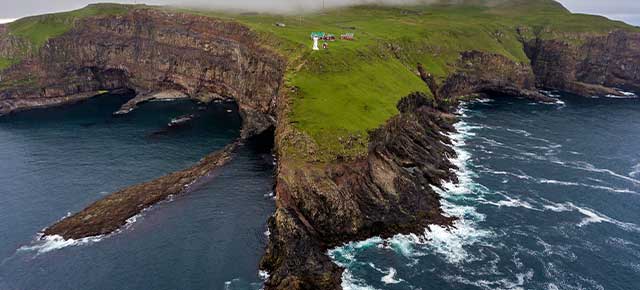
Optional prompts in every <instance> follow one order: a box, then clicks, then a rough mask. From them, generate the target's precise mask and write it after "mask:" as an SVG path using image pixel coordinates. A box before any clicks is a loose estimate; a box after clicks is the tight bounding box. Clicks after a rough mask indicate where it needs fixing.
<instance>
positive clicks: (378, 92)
mask: <svg viewBox="0 0 640 290" xmlns="http://www.w3.org/2000/svg"><path fill="white" fill-rule="evenodd" d="M476 2H477V1H476ZM506 3H507V4H503V5H499V6H493V7H489V6H485V5H476V4H470V5H453V6H452V5H431V6H405V7H380V6H360V7H353V8H343V9H334V10H328V11H324V12H318V13H312V14H306V15H298V16H296V15H290V16H282V15H268V14H256V15H229V14H222V13H209V14H207V13H206V12H204V14H205V15H211V16H215V17H220V18H225V17H226V18H228V19H231V20H235V21H239V22H242V23H245V24H246V25H248V26H250V27H252V28H253V29H254V30H256V31H258V32H260V33H263V34H267V35H269V36H270V38H271V39H274V38H275V39H278V41H277V42H275V43H277V45H276V46H275V47H276V48H279V49H280V50H281V52H282V53H283V54H285V55H288V56H290V57H291V58H298V59H303V62H305V63H306V65H305V66H304V67H303V68H302V69H301V70H300V71H291V72H290V75H289V76H288V77H287V80H288V82H287V85H288V86H291V87H295V88H297V90H296V93H295V94H292V96H290V97H291V98H292V102H293V104H292V111H291V116H290V117H289V119H290V121H291V122H292V123H293V125H294V126H295V127H296V128H297V129H298V130H299V131H301V132H304V133H305V134H307V135H309V136H310V137H312V139H313V140H314V141H315V143H316V144H315V145H317V147H318V149H319V150H314V154H313V155H314V156H312V159H317V160H325V161H330V160H333V159H335V157H336V156H344V157H354V156H358V155H360V154H362V153H364V152H365V151H366V147H365V145H363V144H366V141H367V133H366V132H367V131H368V130H371V129H375V128H377V127H379V126H380V125H382V124H383V123H384V122H385V121H386V120H387V119H388V118H389V117H391V116H392V115H394V114H396V113H397V111H396V109H395V104H396V102H397V101H398V99H400V98H401V97H403V96H405V95H406V94H407V93H408V92H410V91H418V90H420V91H425V90H427V88H426V86H425V85H424V84H422V83H421V82H420V80H419V79H418V78H417V76H416V75H415V72H414V70H415V66H416V64H417V63H418V62H420V63H423V64H425V66H426V68H427V69H428V70H429V71H430V72H431V73H433V74H434V75H436V77H437V78H439V79H440V80H442V79H444V78H445V77H446V76H447V75H448V74H450V73H451V72H452V71H453V69H454V68H453V64H454V63H455V62H456V61H457V59H458V56H459V53H460V52H462V51H466V50H481V51H486V52H493V53H499V54H502V55H505V56H507V57H508V58H510V59H512V60H514V61H519V62H528V59H527V57H526V55H525V53H524V51H523V48H522V43H520V41H519V40H518V35H517V34H516V30H517V28H518V27H521V26H524V27H530V28H532V29H531V30H534V29H535V28H544V31H545V34H544V35H543V37H547V38H557V37H561V38H567V37H571V36H573V35H574V34H575V33H578V34H579V33H583V32H588V33H592V34H594V33H595V34H598V33H607V32H609V31H611V30H613V29H631V28H630V26H628V25H626V24H624V23H621V22H614V21H610V20H608V19H606V18H604V17H599V16H591V15H578V14H571V13H569V12H568V11H567V10H566V9H565V8H564V7H562V5H560V4H558V3H557V2H555V1H550V0H534V1H519V0H513V1H506ZM200 13H203V12H200ZM276 22H282V23H285V24H286V25H287V27H285V28H280V27H277V26H275V25H274V23H276ZM352 27H355V30H353V29H351V28H352ZM531 30H530V31H529V33H532V32H531ZM311 31H325V32H331V33H334V34H340V33H344V32H355V33H356V39H357V40H356V41H354V42H348V41H339V42H335V43H330V44H329V45H330V48H329V50H328V51H319V52H311V51H310V46H311V41H310V39H309V33H310V32H311ZM528 36H529V37H532V36H533V35H532V34H530V35H528ZM576 37H579V36H576ZM575 41H578V39H576V40H575ZM301 49H302V51H300V50H301ZM354 138H355V139H356V141H355V142H347V140H352V139H354ZM290 147H291V148H292V150H298V148H300V147H299V146H290ZM303 147H304V146H303ZM295 153H297V154H295V156H304V155H305V154H304V153H302V154H300V152H295Z"/></svg>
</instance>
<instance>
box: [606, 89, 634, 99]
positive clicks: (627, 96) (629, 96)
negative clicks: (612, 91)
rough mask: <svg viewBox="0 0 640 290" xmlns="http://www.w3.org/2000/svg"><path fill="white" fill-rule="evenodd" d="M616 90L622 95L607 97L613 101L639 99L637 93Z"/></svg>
mask: <svg viewBox="0 0 640 290" xmlns="http://www.w3.org/2000/svg"><path fill="white" fill-rule="evenodd" d="M616 90H617V91H618V93H620V95H606V96H605V97H607V98H613V99H635V98H637V97H638V96H637V95H636V94H635V93H632V92H625V91H623V90H620V89H616Z"/></svg>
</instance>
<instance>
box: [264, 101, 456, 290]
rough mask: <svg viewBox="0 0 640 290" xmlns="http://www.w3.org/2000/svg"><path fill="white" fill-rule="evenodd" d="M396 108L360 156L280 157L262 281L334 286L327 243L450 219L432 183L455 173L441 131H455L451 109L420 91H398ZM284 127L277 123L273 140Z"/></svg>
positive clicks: (416, 229)
mask: <svg viewBox="0 0 640 290" xmlns="http://www.w3.org/2000/svg"><path fill="white" fill-rule="evenodd" d="M398 109H399V111H400V114H399V115H398V116H396V117H393V118H392V119H390V120H389V121H388V122H387V123H386V124H385V125H384V126H383V127H381V128H380V129H378V130H375V131H374V132H372V133H371V140H372V141H371V143H370V144H369V153H368V154H367V155H366V156H364V157H362V158H359V159H356V160H353V161H347V162H335V163H332V164H327V165H318V164H311V163H299V162H298V161H295V160H281V162H280V163H279V165H278V180H277V188H276V193H277V208H278V209H277V211H276V213H275V215H274V217H273V218H271V220H270V221H269V229H270V232H271V239H270V243H269V246H268V248H267V253H266V254H265V257H264V258H263V260H262V263H261V267H262V268H263V269H265V270H267V271H268V272H269V273H270V278H269V280H268V281H267V283H266V289H340V273H341V272H342V270H341V269H339V268H338V267H337V266H336V265H335V264H333V263H331V261H330V259H329V257H328V256H327V255H326V251H327V250H328V249H330V248H332V247H336V246H338V245H341V244H342V243H344V242H348V241H352V240H360V239H366V238H369V237H372V236H377V235H379V236H383V237H389V236H392V235H395V234H397V233H421V232H422V231H423V230H424V228H425V226H426V225H427V224H441V225H450V224H451V222H452V221H453V219H452V218H449V217H445V216H443V215H442V211H441V208H440V200H439V196H438V194H437V193H436V192H435V191H434V190H433V189H432V187H431V186H432V185H440V184H442V183H443V182H444V181H455V180H456V177H455V174H454V173H453V170H452V169H454V165H453V164H451V162H450V161H449V158H451V157H454V156H455V152H454V151H453V149H452V148H451V147H450V144H451V141H450V140H449V138H448V137H447V136H446V135H445V133H446V132H452V131H454V129H453V127H452V124H453V122H454V121H455V117H454V116H453V115H451V114H448V113H446V112H442V111H440V110H438V109H436V108H435V107H434V105H433V102H432V100H431V98H430V97H428V96H426V95H424V94H421V93H416V94H412V95H410V96H408V97H406V98H404V99H402V100H401V101H400V103H399V104H398ZM279 124H280V123H279ZM290 134H294V133H293V132H291V131H290V129H289V128H287V126H286V125H284V124H283V125H279V128H278V135H277V138H278V139H280V141H279V143H281V144H282V143H283V142H287V141H283V140H282V139H287V138H293V136H291V135H290ZM279 150H284V148H279ZM279 153H280V155H286V153H285V152H279Z"/></svg>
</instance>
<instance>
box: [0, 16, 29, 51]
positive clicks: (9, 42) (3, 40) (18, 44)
mask: <svg viewBox="0 0 640 290" xmlns="http://www.w3.org/2000/svg"><path fill="white" fill-rule="evenodd" d="M29 52H30V46H29V44H28V43H27V42H26V41H25V40H23V39H22V38H19V37H15V36H13V35H10V34H9V28H8V27H7V25H6V24H0V57H2V58H15V57H24V56H26V55H28V54H29Z"/></svg>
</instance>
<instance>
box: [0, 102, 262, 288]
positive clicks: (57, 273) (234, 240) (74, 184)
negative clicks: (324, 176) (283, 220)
mask: <svg viewBox="0 0 640 290" xmlns="http://www.w3.org/2000/svg"><path fill="white" fill-rule="evenodd" d="M126 100H127V98H125V97H118V96H102V97H98V98H94V99H91V100H88V101H86V102H83V103H81V104H76V105H73V106H66V107H60V108H52V109H46V110H36V111H30V112H24V113H20V114H16V115H12V116H9V117H4V118H0V140H1V142H0V160H2V162H0V184H2V186H1V187H0V236H1V237H2V239H0V289H3V290H13V289H53V290H55V289H105V290H106V289H136V290H138V289H225V288H227V289H259V288H260V287H261V283H260V281H261V280H260V278H259V277H258V269H257V264H258V260H259V258H260V256H261V254H262V253H261V251H262V249H263V243H264V241H265V236H264V231H265V223H266V220H267V218H268V216H269V215H270V214H271V213H272V211H273V207H274V205H273V200H272V199H271V198H270V197H268V196H265V194H268V193H269V192H271V190H272V186H273V184H272V182H273V181H272V169H273V168H272V166H273V165H272V161H271V160H270V152H269V150H268V148H265V147H264V146H261V145H258V144H248V145H247V146H245V147H242V148H241V149H240V151H239V153H238V154H237V157H236V158H235V159H234V160H233V161H232V162H231V163H230V164H228V165H227V166H225V167H224V168H222V169H220V170H218V171H216V172H215V174H214V175H215V176H213V177H212V178H211V179H210V180H208V181H206V180H205V181H204V182H199V183H197V184H195V185H194V187H193V190H192V191H191V192H190V193H189V194H187V195H184V196H176V197H174V198H173V199H172V200H171V201H170V202H165V203H161V204H158V205H156V206H154V207H153V208H151V209H150V210H148V211H145V212H144V213H143V214H141V215H139V216H136V222H135V223H132V224H131V225H130V226H129V227H128V228H126V229H125V230H123V231H121V232H120V233H118V234H115V235H112V236H109V237H104V238H102V240H100V241H99V242H96V241H95V239H93V240H87V241H72V242H70V241H62V240H59V239H58V240H56V239H55V238H51V240H50V241H48V243H33V240H34V238H35V236H36V234H37V233H38V232H39V231H41V230H42V229H43V228H44V227H46V226H48V225H50V224H51V223H53V222H55V221H56V220H58V219H60V218H61V217H63V216H65V215H67V214H68V213H69V212H76V211H78V210H80V209H82V208H83V207H85V206H86V205H88V204H89V203H91V202H92V201H95V200H97V199H100V198H102V197H104V196H105V195H107V194H108V193H111V192H113V191H115V190H118V189H120V188H122V187H125V186H128V185H131V184H136V183H139V182H142V181H146V180H150V179H153V178H155V177H158V176H161V175H163V174H166V173H169V172H172V171H175V170H179V169H182V168H185V167H188V166H190V165H192V164H194V163H195V162H197V161H198V160H199V159H200V158H201V157H203V156H205V155H206V154H208V153H210V152H212V151H215V150H217V149H220V148H222V147H223V146H224V145H226V144H228V143H229V142H231V141H232V140H233V139H235V138H237V137H238V135H239V128H240V125H241V121H240V118H239V116H238V114H237V113H236V112H237V111H236V110H237V109H236V108H235V106H234V105H232V104H218V105H214V106H210V107H201V106H199V105H197V104H195V103H192V102H188V101H178V102H152V103H147V104H143V105H142V106H140V108H139V109H138V110H136V111H134V112H132V113H131V114H129V115H126V116H120V117H113V116H112V112H114V111H116V110H117V109H118V107H119V106H120V105H121V104H122V103H124V102H125V101H126ZM229 110H231V113H229V112H228V111H229ZM185 114H194V115H196V117H195V118H194V120H193V121H192V122H191V123H189V124H188V125H186V126H183V127H180V128H177V129H171V130H168V129H167V124H168V123H169V121H170V120H172V119H173V118H176V117H179V116H182V115H185ZM65 243H73V244H74V245H75V246H71V247H63V246H68V245H67V244H65Z"/></svg>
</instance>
